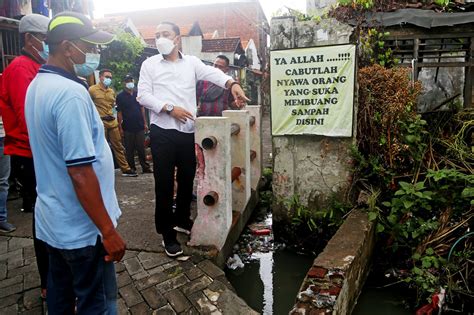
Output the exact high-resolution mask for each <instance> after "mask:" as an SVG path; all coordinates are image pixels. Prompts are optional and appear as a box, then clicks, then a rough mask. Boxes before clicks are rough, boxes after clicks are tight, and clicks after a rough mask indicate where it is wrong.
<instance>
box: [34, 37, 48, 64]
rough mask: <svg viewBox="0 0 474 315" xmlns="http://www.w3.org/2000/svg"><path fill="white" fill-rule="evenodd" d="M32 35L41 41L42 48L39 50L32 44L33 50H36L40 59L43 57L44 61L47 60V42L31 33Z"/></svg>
mask: <svg viewBox="0 0 474 315" xmlns="http://www.w3.org/2000/svg"><path fill="white" fill-rule="evenodd" d="M31 36H33V37H34V38H35V39H36V40H37V41H39V42H40V43H41V45H43V50H42V51H39V50H38V49H36V47H35V46H33V48H34V50H36V52H37V53H38V55H39V56H40V57H41V59H43V60H44V61H46V60H48V57H49V46H48V44H46V43H45V42H44V41H42V40H39V39H38V38H37V37H36V36H34V35H31Z"/></svg>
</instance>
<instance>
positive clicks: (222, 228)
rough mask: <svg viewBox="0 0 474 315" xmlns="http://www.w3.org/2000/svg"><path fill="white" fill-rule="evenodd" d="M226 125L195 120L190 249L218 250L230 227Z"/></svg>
mask: <svg viewBox="0 0 474 315" xmlns="http://www.w3.org/2000/svg"><path fill="white" fill-rule="evenodd" d="M230 124H231V120H230V119H228V118H225V117H199V118H197V119H196V125H195V126H196V133H195V142H196V155H197V160H198V169H197V178H198V187H197V217H196V219H195V221H194V226H193V229H192V232H191V240H190V241H189V243H188V244H189V245H190V246H215V247H216V248H217V249H218V250H220V249H221V248H222V246H223V245H224V243H225V241H226V238H227V235H228V233H229V230H230V227H231V224H232V187H231V160H230V159H229V156H231V144H230V142H231V135H230Z"/></svg>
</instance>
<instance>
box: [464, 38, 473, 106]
mask: <svg viewBox="0 0 474 315" xmlns="http://www.w3.org/2000/svg"><path fill="white" fill-rule="evenodd" d="M470 41H471V43H470V44H471V45H470V48H471V51H470V52H469V53H468V54H467V56H466V60H467V61H469V65H468V66H467V67H466V70H465V71H464V108H472V75H473V68H472V67H473V60H474V58H473V57H474V37H471V40H470Z"/></svg>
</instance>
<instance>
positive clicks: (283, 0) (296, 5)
mask: <svg viewBox="0 0 474 315" xmlns="http://www.w3.org/2000/svg"><path fill="white" fill-rule="evenodd" d="M227 2H229V0H173V1H164V0H158V1H150V0H133V1H130V0H95V1H94V5H95V10H94V18H101V17H103V16H104V15H105V14H111V13H120V12H127V11H139V10H150V9H158V8H168V7H179V6H189V5H199V4H211V3H227ZM260 4H261V6H262V8H263V11H264V12H265V16H266V17H267V20H268V22H270V19H271V17H272V16H273V15H274V14H275V13H276V12H277V11H278V10H279V9H284V8H285V6H286V7H289V8H292V9H295V10H299V11H302V12H306V0H260ZM284 12H286V10H285V11H284Z"/></svg>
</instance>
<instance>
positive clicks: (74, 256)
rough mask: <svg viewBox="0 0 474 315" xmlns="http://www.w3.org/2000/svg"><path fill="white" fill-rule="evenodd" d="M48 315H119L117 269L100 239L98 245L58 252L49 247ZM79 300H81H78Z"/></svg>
mask: <svg viewBox="0 0 474 315" xmlns="http://www.w3.org/2000/svg"><path fill="white" fill-rule="evenodd" d="M48 252H49V273H48V295H47V302H48V314H50V315H56V314H61V315H63V314H74V307H75V306H76V305H77V313H76V314H78V315H81V314H105V315H116V314H117V282H116V278H115V266H114V264H113V263H112V262H106V261H105V260H104V256H105V249H104V246H103V245H102V241H101V239H100V237H98V238H97V243H96V245H95V246H86V247H83V248H79V249H57V248H54V247H51V246H49V245H48ZM76 298H77V301H76Z"/></svg>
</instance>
